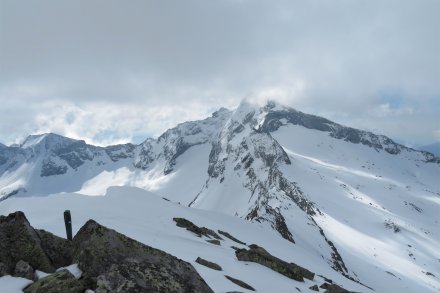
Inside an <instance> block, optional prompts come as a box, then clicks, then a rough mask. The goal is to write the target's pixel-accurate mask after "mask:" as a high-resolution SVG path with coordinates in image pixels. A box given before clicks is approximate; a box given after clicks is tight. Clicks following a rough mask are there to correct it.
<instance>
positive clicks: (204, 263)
mask: <svg viewBox="0 0 440 293" xmlns="http://www.w3.org/2000/svg"><path fill="white" fill-rule="evenodd" d="M196 263H198V264H201V265H202V266H205V267H208V268H210V269H213V270H216V271H221V270H222V267H221V266H219V265H218V264H216V263H213V262H210V261H208V260H206V259H203V258H201V257H198V258H197V259H196Z"/></svg>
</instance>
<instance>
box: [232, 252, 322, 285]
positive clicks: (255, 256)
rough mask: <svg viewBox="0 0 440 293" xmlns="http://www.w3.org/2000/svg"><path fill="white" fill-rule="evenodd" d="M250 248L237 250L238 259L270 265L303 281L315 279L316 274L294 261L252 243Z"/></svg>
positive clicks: (283, 273)
mask: <svg viewBox="0 0 440 293" xmlns="http://www.w3.org/2000/svg"><path fill="white" fill-rule="evenodd" d="M249 248H250V249H249V250H246V249H239V250H237V251H235V255H236V256H237V258H238V260H241V261H251V262H256V263H259V264H261V265H263V266H265V267H268V268H270V269H272V270H274V271H276V272H278V273H280V274H282V275H284V276H286V277H288V278H291V279H294V280H296V281H300V282H303V281H304V278H306V279H309V280H313V278H314V276H315V274H314V273H312V272H311V271H309V270H307V269H305V268H303V267H301V266H299V265H297V264H294V263H288V262H285V261H283V260H281V259H279V258H277V257H275V256H273V255H271V254H270V253H268V252H267V251H266V250H265V249H264V248H262V247H259V246H258V245H255V244H252V245H250V246H249Z"/></svg>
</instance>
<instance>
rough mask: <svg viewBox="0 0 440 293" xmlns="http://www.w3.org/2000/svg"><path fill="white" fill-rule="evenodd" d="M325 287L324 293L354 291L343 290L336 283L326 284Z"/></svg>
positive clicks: (350, 292) (348, 292)
mask: <svg viewBox="0 0 440 293" xmlns="http://www.w3.org/2000/svg"><path fill="white" fill-rule="evenodd" d="M321 288H322V287H321ZM326 289H327V290H326V291H325V292H326V293H354V292H352V291H348V290H345V289H344V288H342V287H340V286H338V285H336V284H331V285H328V286H327V288H326Z"/></svg>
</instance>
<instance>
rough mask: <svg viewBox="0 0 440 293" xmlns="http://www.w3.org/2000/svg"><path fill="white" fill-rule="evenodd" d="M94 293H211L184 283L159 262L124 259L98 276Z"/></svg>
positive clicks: (174, 272) (203, 288)
mask: <svg viewBox="0 0 440 293" xmlns="http://www.w3.org/2000/svg"><path fill="white" fill-rule="evenodd" d="M95 292H96V293H104V292H105V293H113V292H115V293H116V292H126V293H137V292H212V291H211V290H210V289H209V288H208V289H207V290H206V288H205V287H199V286H197V285H195V284H190V283H186V282H185V281H184V280H182V279H181V276H179V275H178V274H177V273H176V271H172V270H170V269H169V268H167V267H164V266H163V265H162V264H161V263H160V262H157V263H151V262H145V261H141V260H138V259H126V260H125V261H124V262H123V263H121V264H113V265H111V266H110V269H109V270H107V272H105V273H104V274H102V275H100V276H98V279H97V288H96V290H95Z"/></svg>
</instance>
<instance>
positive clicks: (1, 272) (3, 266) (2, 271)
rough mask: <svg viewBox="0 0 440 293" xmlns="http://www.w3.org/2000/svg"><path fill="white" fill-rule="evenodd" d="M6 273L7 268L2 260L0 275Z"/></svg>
mask: <svg viewBox="0 0 440 293" xmlns="http://www.w3.org/2000/svg"><path fill="white" fill-rule="evenodd" d="M7 274H8V268H7V267H6V265H5V264H4V263H2V262H0V277H3V276H5V275H7Z"/></svg>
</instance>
